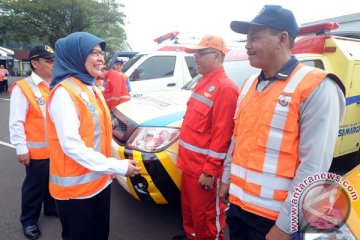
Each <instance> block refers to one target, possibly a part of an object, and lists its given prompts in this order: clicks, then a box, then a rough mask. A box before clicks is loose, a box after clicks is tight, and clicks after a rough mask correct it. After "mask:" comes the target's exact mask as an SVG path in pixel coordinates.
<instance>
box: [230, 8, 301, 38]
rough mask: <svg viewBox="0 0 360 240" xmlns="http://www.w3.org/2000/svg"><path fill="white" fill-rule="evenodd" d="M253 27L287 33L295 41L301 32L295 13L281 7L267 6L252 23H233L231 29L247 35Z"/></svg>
mask: <svg viewBox="0 0 360 240" xmlns="http://www.w3.org/2000/svg"><path fill="white" fill-rule="evenodd" d="M251 25H253V26H260V27H261V26H262V27H271V28H274V29H277V30H280V31H285V32H287V33H288V34H289V35H290V36H291V37H292V38H294V39H295V38H296V36H297V35H298V32H299V27H298V25H297V23H296V20H295V17H294V15H293V13H292V12H291V11H290V10H288V9H285V8H282V7H281V6H279V5H265V6H264V7H263V8H262V10H261V11H260V12H259V13H258V15H257V16H256V17H255V18H254V19H253V20H252V21H251V22H244V21H232V22H231V25H230V28H231V29H232V30H233V31H234V32H237V33H243V34H247V32H248V29H249V26H251Z"/></svg>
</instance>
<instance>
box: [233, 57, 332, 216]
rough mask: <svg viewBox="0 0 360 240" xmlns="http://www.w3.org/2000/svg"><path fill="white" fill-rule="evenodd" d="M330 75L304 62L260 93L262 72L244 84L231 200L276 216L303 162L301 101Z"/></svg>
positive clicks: (259, 212) (241, 93) (258, 213)
mask: <svg viewBox="0 0 360 240" xmlns="http://www.w3.org/2000/svg"><path fill="white" fill-rule="evenodd" d="M326 76H327V73H326V72H324V71H323V70H320V69H315V68H310V67H307V66H304V65H302V64H299V65H298V66H297V67H296V68H295V70H294V71H293V72H292V74H291V75H290V76H289V78H288V79H287V80H286V81H276V82H274V83H273V84H272V85H271V86H270V87H269V88H267V89H265V90H264V91H262V92H260V93H258V92H257V90H256V85H257V82H258V81H256V80H257V76H253V77H251V78H249V79H248V80H247V81H246V82H245V83H244V85H243V87H242V89H241V91H240V97H239V101H238V110H237V112H236V114H235V128H234V137H235V147H234V151H233V156H232V157H233V159H232V164H231V184H230V202H231V203H233V204H236V205H238V206H239V207H241V208H242V209H244V210H246V211H248V212H252V213H254V214H257V215H259V216H263V217H265V218H269V219H272V220H276V219H277V217H278V215H279V212H280V210H281V206H282V204H283V202H284V201H285V199H286V197H287V194H288V190H289V188H290V184H291V182H292V180H293V179H294V176H295V173H296V170H297V167H298V165H299V163H300V162H299V137H300V136H299V115H300V104H301V103H302V102H303V101H304V100H305V99H306V98H307V97H308V96H309V95H310V94H311V93H312V92H313V90H314V89H315V88H316V87H317V86H318V85H319V84H320V82H321V81H322V80H323V79H324V78H325V77H326ZM329 77H330V76H329Z"/></svg>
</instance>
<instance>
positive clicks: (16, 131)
mask: <svg viewBox="0 0 360 240" xmlns="http://www.w3.org/2000/svg"><path fill="white" fill-rule="evenodd" d="M31 79H32V81H33V82H34V84H35V85H36V86H38V85H39V84H41V83H42V82H45V80H44V79H42V78H41V77H40V76H39V75H37V74H36V73H35V72H32V73H31ZM45 83H46V82H45ZM46 84H47V83H46ZM29 105H30V103H29V101H28V100H27V98H26V97H25V95H24V93H23V92H22V91H21V89H20V87H19V86H17V85H15V86H14V88H13V89H12V93H11V97H10V115H9V131H10V142H11V143H12V144H13V145H15V146H16V154H17V155H21V154H26V153H28V152H29V149H28V147H27V146H26V134H25V128H24V123H25V120H26V116H27V113H28V110H29Z"/></svg>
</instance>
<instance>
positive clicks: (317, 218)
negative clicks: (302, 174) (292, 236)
mask: <svg viewBox="0 0 360 240" xmlns="http://www.w3.org/2000/svg"><path fill="white" fill-rule="evenodd" d="M358 198H359V197H358V194H357V192H356V190H355V189H354V187H353V186H352V185H351V183H350V182H349V181H348V180H346V179H343V178H342V176H340V175H337V174H335V173H328V172H323V173H317V174H314V175H312V176H309V177H307V178H306V179H304V180H303V181H302V182H301V183H300V184H299V185H298V186H297V187H295V188H294V192H293V193H292V196H291V213H290V218H291V220H290V221H291V232H293V233H295V232H299V231H301V232H306V229H308V228H309V227H310V228H313V229H319V230H323V231H329V232H330V231H332V230H335V229H339V228H340V227H341V226H342V225H344V223H345V222H346V220H347V218H348V216H349V214H350V211H351V201H355V200H357V199H358Z"/></svg>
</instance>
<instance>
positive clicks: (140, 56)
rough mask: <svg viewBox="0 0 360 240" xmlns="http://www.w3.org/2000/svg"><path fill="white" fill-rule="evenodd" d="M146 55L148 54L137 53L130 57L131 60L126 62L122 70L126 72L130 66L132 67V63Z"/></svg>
mask: <svg viewBox="0 0 360 240" xmlns="http://www.w3.org/2000/svg"><path fill="white" fill-rule="evenodd" d="M145 55H146V54H136V55H135V56H134V57H132V58H130V59H129V61H127V62H126V63H125V64H124V67H123V69H122V72H126V71H127V70H128V69H129V68H131V66H132V65H134V64H135V63H136V62H137V61H138V60H139V59H140V58H142V57H143V56H145Z"/></svg>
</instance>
